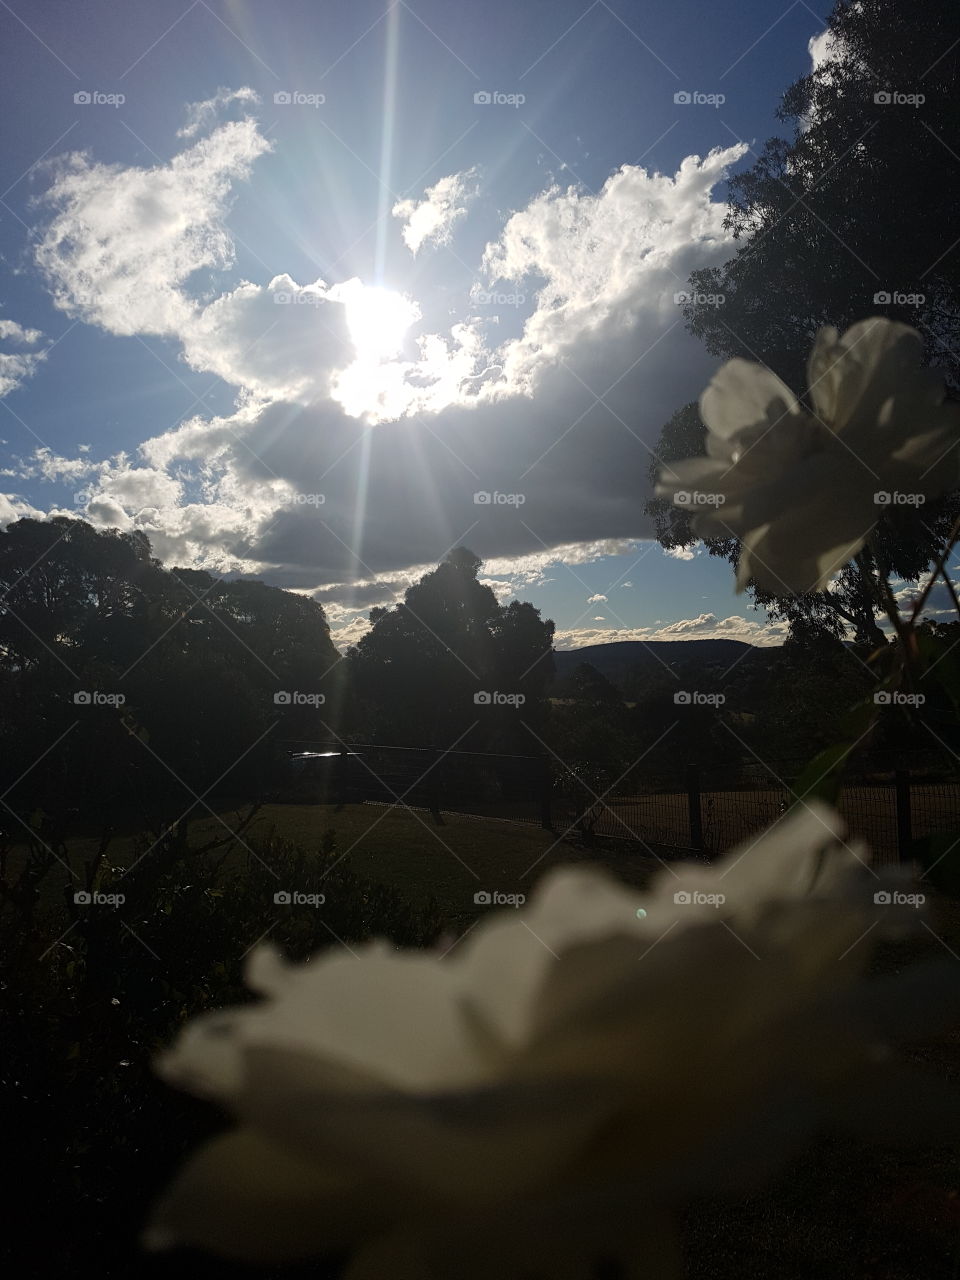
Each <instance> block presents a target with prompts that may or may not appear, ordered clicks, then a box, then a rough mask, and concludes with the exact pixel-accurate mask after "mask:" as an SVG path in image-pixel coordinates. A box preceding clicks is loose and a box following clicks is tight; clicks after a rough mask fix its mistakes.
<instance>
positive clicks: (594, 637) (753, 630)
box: [556, 613, 790, 649]
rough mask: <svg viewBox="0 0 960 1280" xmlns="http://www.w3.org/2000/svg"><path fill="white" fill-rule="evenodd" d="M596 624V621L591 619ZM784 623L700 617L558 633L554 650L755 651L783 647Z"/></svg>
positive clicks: (787, 630) (786, 626) (575, 629)
mask: <svg viewBox="0 0 960 1280" xmlns="http://www.w3.org/2000/svg"><path fill="white" fill-rule="evenodd" d="M594 621H596V619H594ZM789 631H790V628H789V625H788V624H787V623H772V622H752V621H750V620H749V619H748V618H741V617H738V616H737V615H733V616H731V617H729V618H717V616H716V615H715V614H712V613H703V614H700V616H699V617H697V618H681V619H679V620H678V621H676V622H671V623H668V624H667V625H665V626H660V627H610V628H605V629H603V630H599V629H597V628H593V627H579V628H570V629H567V630H558V631H557V636H556V647H557V648H558V649H583V648H585V647H586V646H587V645H591V644H615V643H617V642H618V641H622V640H643V641H648V642H649V641H661V640H741V641H743V643H744V644H752V645H756V646H758V647H766V646H770V645H778V644H783V642H784V640H785V639H786V638H787V636H788V634H789Z"/></svg>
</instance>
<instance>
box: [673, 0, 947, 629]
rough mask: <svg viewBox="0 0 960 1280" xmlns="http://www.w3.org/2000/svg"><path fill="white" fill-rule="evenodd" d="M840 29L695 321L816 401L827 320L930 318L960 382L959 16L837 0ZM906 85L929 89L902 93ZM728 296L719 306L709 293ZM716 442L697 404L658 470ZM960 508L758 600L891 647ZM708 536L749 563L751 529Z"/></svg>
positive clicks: (941, 1) (697, 306) (793, 100)
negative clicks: (887, 586)
mask: <svg viewBox="0 0 960 1280" xmlns="http://www.w3.org/2000/svg"><path fill="white" fill-rule="evenodd" d="M829 29H830V34H831V46H830V48H831V53H830V57H829V58H828V60H827V61H826V62H825V63H823V64H822V65H821V66H820V67H819V68H818V69H817V70H816V71H815V72H813V73H812V74H811V75H808V76H804V77H802V78H801V79H800V80H799V81H798V82H797V83H796V84H794V85H793V86H791V88H790V89H789V90H788V91H787V92H786V94H785V95H784V98H783V101H782V105H781V107H780V110H779V112H778V115H779V117H780V119H781V120H783V121H785V122H793V125H794V131H793V139H792V141H787V140H786V139H784V138H779V137H778V138H773V139H771V140H770V141H769V142H768V143H767V144H766V146H765V148H764V150H763V152H762V154H761V155H760V156H759V157H758V158H757V160H756V163H755V164H754V165H753V166H752V168H750V169H749V170H747V171H746V172H745V173H742V174H739V175H736V176H735V177H733V178H732V179H731V181H730V187H729V197H728V198H729V203H730V208H729V212H728V215H727V218H726V222H725V225H726V227H727V229H728V230H729V231H731V232H732V233H733V235H734V236H735V238H736V239H737V240H738V241H739V242H741V243H740V247H739V249H738V251H737V253H736V255H735V256H734V257H733V258H732V259H731V260H730V261H728V262H726V263H725V264H724V265H723V266H720V267H713V268H708V269H704V270H701V271H697V272H694V273H693V275H692V276H691V279H690V287H691V295H692V297H693V301H692V302H691V303H690V304H688V306H687V307H686V308H685V315H686V318H687V322H688V327H689V328H690V330H691V332H692V333H694V334H695V335H696V336H698V337H700V338H701V339H702V340H703V341H704V343H705V344H706V346H707V349H708V350H709V351H710V352H711V354H713V355H715V356H718V357H721V358H733V357H736V356H739V357H743V358H745V359H748V360H762V361H763V363H764V364H766V365H767V366H768V367H769V368H771V369H772V370H773V372H774V373H776V374H777V375H778V376H780V377H781V378H782V379H783V380H784V381H785V382H786V383H787V385H788V386H790V387H791V388H792V389H793V390H794V392H795V393H796V394H797V395H798V396H799V397H801V398H803V397H804V395H805V394H806V391H807V385H806V384H807V376H806V362H807V357H808V355H809V352H810V350H811V348H812V345H813V340H814V337H815V335H816V332H817V330H818V329H819V328H820V327H821V326H823V325H835V326H836V327H837V328H839V329H841V330H842V329H845V328H847V327H848V326H849V325H850V324H852V323H853V322H854V321H856V320H859V319H862V318H863V317H864V316H866V315H870V314H875V313H881V314H885V315H888V316H890V317H891V318H893V319H897V320H902V321H905V322H907V323H909V324H911V325H913V326H915V327H916V328H917V329H918V330H919V331H920V332H921V334H922V335H923V336H924V339H925V343H926V348H927V355H928V357H929V359H930V361H931V362H932V363H935V364H937V365H938V366H940V367H941V368H943V369H944V371H945V373H946V376H947V378H948V382H949V383H950V384H951V385H952V386H953V387H954V388H956V387H960V355H958V352H960V346H958V342H957V339H958V338H960V253H957V252H955V251H953V250H952V242H953V239H954V236H953V234H952V232H951V230H950V228H951V227H952V226H953V222H954V214H955V209H956V203H957V196H958V193H960V158H958V157H960V118H958V116H957V113H956V111H955V103H956V101H957V97H958V92H960V70H958V62H957V59H956V58H955V57H953V56H952V55H951V56H945V51H946V53H947V54H949V51H950V49H951V48H952V47H953V46H954V45H955V44H956V43H957V41H958V39H960V11H958V10H957V8H956V6H955V5H953V4H951V3H947V2H946V0H933V3H931V4H930V5H925V6H924V10H923V20H922V21H917V14H916V11H915V10H913V9H912V8H911V7H909V6H906V5H903V4H902V3H899V2H898V0H857V3H855V4H848V3H840V4H838V5H837V7H836V8H835V10H834V12H833V14H832V15H831V18H830V23H829ZM895 94H899V95H900V96H901V98H902V97H903V96H904V95H907V96H909V95H910V94H913V95H914V97H915V96H916V95H917V94H922V95H923V96H924V97H925V99H926V100H925V102H923V103H922V104H915V105H910V104H908V102H906V101H896V100H894V101H887V100H885V97H884V95H886V97H887V98H890V97H892V96H893V95H895ZM718 295H719V296H721V297H722V298H723V303H722V305H720V306H716V305H713V303H712V302H710V301H705V300H704V299H705V298H706V297H707V296H710V297H712V298H713V299H714V300H715V299H716V297H717V296H718ZM886 295H889V297H890V301H889V302H884V301H882V298H883V297H884V296H886ZM878 298H879V299H881V300H880V301H877V300H876V299H878ZM704 440H705V429H704V427H703V425H702V423H701V422H700V419H699V414H698V412H697V408H696V405H694V404H688V405H686V406H684V408H682V409H680V410H679V411H678V412H677V413H676V414H674V416H673V418H671V419H670V421H669V422H668V423H667V424H666V425H665V426H664V428H663V431H662V433H661V437H660V442H659V445H658V448H657V455H658V461H657V462H655V463H654V464H653V465H652V466H651V478H653V477H655V475H656V472H657V471H658V470H659V468H660V464H665V465H668V464H669V463H670V462H671V461H673V460H676V459H678V458H682V457H693V456H698V455H701V454H703V452H704ZM647 511H648V514H650V515H651V516H652V517H653V520H654V523H655V526H656V535H657V538H658V541H660V543H661V544H662V545H663V546H665V547H668V548H671V547H677V546H686V545H689V544H690V543H692V542H694V541H696V535H695V534H694V533H693V530H692V528H691V524H690V517H689V515H688V514H687V513H686V512H685V511H683V510H680V509H677V508H675V507H672V506H671V505H670V504H669V503H667V502H666V501H665V500H662V499H655V500H654V501H652V502H651V503H649V504H648V506H647ZM958 512H960V499H958V496H957V495H955V494H954V495H949V496H948V497H947V498H946V499H944V500H942V501H939V502H937V503H935V504H934V503H931V504H929V505H928V506H927V507H925V508H924V509H923V511H922V513H921V514H918V513H917V512H916V511H913V512H911V513H910V514H902V513H901V512H895V513H892V514H891V515H888V516H885V517H884V519H883V520H882V521H881V523H880V525H879V526H878V529H877V532H876V535H875V538H874V541H873V545H872V546H871V547H868V548H866V549H865V550H864V551H863V552H861V554H860V555H859V556H857V557H856V559H855V561H853V562H851V563H850V564H848V565H847V566H846V567H845V568H844V569H843V570H842V571H841V573H840V574H838V575H837V577H836V579H835V581H834V582H833V583H831V584H830V587H829V589H828V590H826V591H823V592H817V593H814V594H811V595H807V596H800V597H777V596H773V595H771V594H769V593H765V592H762V591H759V590H756V589H754V590H753V596H754V600H755V602H756V603H757V604H758V605H760V606H762V607H763V608H765V609H766V610H767V612H768V613H769V614H770V616H771V617H773V618H775V619H785V620H787V621H789V622H790V624H791V626H792V627H795V628H802V627H804V626H811V625H812V626H816V627H819V628H820V629H823V630H826V631H828V632H830V633H831V634H833V635H835V636H841V635H844V634H847V633H852V634H853V635H854V636H855V638H856V640H857V641H858V642H860V643H862V644H863V645H865V646H869V647H876V646H878V645H880V644H882V643H884V635H883V632H882V630H881V629H880V627H879V626H878V623H877V615H878V614H880V613H882V612H883V608H884V602H883V599H882V598H881V596H880V589H879V587H878V577H879V576H883V575H884V574H888V573H892V574H893V575H895V576H898V577H901V578H903V579H905V580H909V581H915V580H916V579H917V578H918V576H919V575H920V573H922V572H923V570H924V569H925V568H926V567H927V565H928V564H929V563H930V561H931V560H932V559H934V557H935V556H936V555H938V554H939V552H940V551H941V550H942V548H943V546H944V544H945V540H946V537H947V535H948V532H949V529H950V527H951V525H952V523H953V520H954V518H955V517H956V515H957V514H958ZM706 546H707V549H708V550H709V552H710V554H711V555H719V556H723V557H724V558H726V559H729V560H730V561H731V562H732V563H733V564H734V565H736V563H737V560H738V557H739V542H738V541H737V540H736V539H734V538H731V539H709V540H707V541H706Z"/></svg>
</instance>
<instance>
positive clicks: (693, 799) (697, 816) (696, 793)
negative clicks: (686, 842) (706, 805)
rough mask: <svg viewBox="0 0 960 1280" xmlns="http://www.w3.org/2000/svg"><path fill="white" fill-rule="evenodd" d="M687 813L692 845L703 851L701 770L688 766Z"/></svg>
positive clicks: (692, 765)
mask: <svg viewBox="0 0 960 1280" xmlns="http://www.w3.org/2000/svg"><path fill="white" fill-rule="evenodd" d="M687 812H688V814H689V817H690V843H691V845H692V846H693V847H694V849H699V850H701V851H702V850H703V813H702V811H701V808H700V770H699V769H698V768H697V766H696V765H695V764H689V765H687Z"/></svg>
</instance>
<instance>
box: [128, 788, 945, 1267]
mask: <svg viewBox="0 0 960 1280" xmlns="http://www.w3.org/2000/svg"><path fill="white" fill-rule="evenodd" d="M841 830H842V827H841V824H840V820H839V819H838V817H837V816H836V814H834V813H833V812H832V811H830V810H829V809H826V808H824V807H822V806H820V805H812V806H810V807H807V808H803V809H801V810H800V811H799V812H797V813H796V814H794V815H792V816H788V817H787V818H785V819H782V820H781V821H780V822H779V823H778V824H777V826H776V827H774V828H772V829H771V830H770V831H769V832H767V833H765V834H764V835H763V836H762V837H759V838H757V839H756V840H754V841H753V842H752V843H751V844H748V845H746V846H743V847H741V848H740V849H737V850H735V851H734V852H732V853H730V854H728V855H727V856H726V857H725V858H724V859H723V860H722V861H721V862H718V863H717V864H715V865H714V866H712V867H704V866H693V865H691V866H686V867H682V868H676V869H675V870H671V869H670V868H666V869H665V870H664V871H662V872H661V873H660V874H659V875H658V877H657V879H656V881H655V883H654V885H653V887H652V889H651V890H650V891H649V892H647V893H642V894H641V893H636V892H634V891H632V890H629V889H627V888H626V887H624V886H623V885H621V884H620V883H618V882H617V881H615V880H613V879H611V878H609V877H608V876H606V875H605V874H603V873H601V872H600V871H598V870H596V869H593V868H566V869H560V870H556V871H554V872H552V873H550V874H549V875H547V876H545V877H544V879H543V881H542V882H541V883H540V885H539V888H538V892H537V893H536V894H535V896H534V898H533V901H532V903H531V905H530V906H529V907H528V908H527V909H525V910H521V911H508V912H506V913H499V914H494V915H493V916H492V917H491V918H489V919H487V920H485V921H484V922H483V923H481V924H480V925H478V926H477V927H476V929H475V930H474V931H473V932H471V933H470V934H469V935H468V936H467V937H466V938H465V939H464V940H463V942H462V943H461V944H460V945H459V946H458V947H457V948H456V949H455V950H454V951H453V952H452V953H451V955H450V956H449V957H447V958H445V959H444V958H441V957H439V956H438V955H437V954H436V953H431V952H413V953H411V952H406V953H397V952H395V951H393V950H392V949H391V948H390V947H389V946H388V945H387V944H386V943H377V944H373V945H371V946H369V947H367V948H365V949H364V950H362V951H361V953H360V954H358V955H356V956H354V955H347V954H343V953H340V952H338V953H335V954H331V953H329V952H328V953H326V954H325V955H323V956H322V957H320V958H319V959H317V960H314V961H311V962H309V963H307V964H304V965H297V966H290V965H287V964H285V963H284V962H283V961H282V960H280V958H279V957H278V956H277V955H276V953H275V952H273V951H272V950H271V949H269V948H266V947H262V948H260V949H259V950H258V951H256V952H255V953H254V954H253V956H252V958H251V961H250V963H249V966H248V971H247V978H248V982H249V984H250V986H251V987H252V988H253V989H254V990H256V991H258V992H260V993H262V994H263V995H264V996H266V997H267V999H265V1000H264V1001H262V1002H261V1003H259V1004H254V1005H249V1006H244V1007H241V1008H235V1009H229V1010H225V1011H223V1012H220V1013H215V1014H208V1015H206V1016H204V1017H201V1018H199V1019H197V1020H196V1021H194V1022H193V1023H191V1024H190V1025H189V1026H188V1027H187V1028H186V1029H185V1031H184V1032H183V1033H182V1034H181V1036H180V1038H179V1040H178V1042H177V1043H176V1045H175V1046H174V1048H173V1049H172V1050H171V1051H170V1052H168V1053H167V1054H166V1055H165V1056H163V1057H162V1058H161V1060H160V1063H159V1070H160V1072H161V1074H162V1075H163V1076H164V1077H165V1078H166V1079H167V1080H168V1081H170V1082H171V1083H173V1084H176V1085H178V1086H180V1087H182V1088H185V1089H188V1090H190V1091H192V1092H194V1093H197V1094H199V1095H201V1096H204V1097H208V1098H211V1099H214V1100H216V1101H218V1102H219V1103H221V1104H222V1105H224V1106H225V1107H227V1108H228V1109H230V1110H231V1111H232V1112H233V1113H235V1115H236V1117H237V1122H238V1125H237V1128H235V1129H234V1130H232V1131H231V1132H228V1133H227V1134H225V1135H224V1136H221V1137H219V1138H216V1139H215V1140H213V1141H212V1142H211V1143H209V1144H208V1145H207V1146H206V1147H204V1148H203V1149H202V1150H201V1151H200V1152H199V1153H198V1154H196V1155H194V1156H193V1158H192V1159H191V1160H190V1161H189V1162H188V1164H187V1165H186V1167H185V1168H184V1169H183V1170H182V1171H181V1172H180V1174H179V1176H178V1178H177V1179H176V1180H175V1182H174V1183H173V1185H172V1187H171V1188H170V1189H169V1190H168V1191H167V1192H166V1194H165V1196H164V1197H163V1199H162V1201H161V1203H160V1204H159V1205H158V1206H157V1208H156V1211H155V1215H154V1219H153V1223H152V1225H151V1228H150V1231H149V1232H148V1237H147V1242H148V1244H150V1245H151V1246H152V1247H156V1248H162V1247H171V1246H175V1245H179V1244H182V1245H189V1246H196V1247H200V1248H205V1249H208V1250H212V1251H214V1252H218V1253H221V1254H226V1255H229V1256H233V1257H237V1258H244V1259H250V1260H259V1261H283V1260H292V1259H296V1258H305V1257H311V1256H314V1257H315V1256H320V1255H324V1254H335V1253H339V1252H342V1253H347V1254H349V1255H350V1256H351V1262H350V1264H349V1266H348V1268H347V1271H346V1277H347V1280H382V1278H383V1277H384V1276H389V1277H391V1280H402V1278H404V1280H407V1278H408V1280H412V1278H413V1277H418V1278H420V1280H436V1278H439V1277H447V1276H450V1275H456V1276H457V1277H458V1280H481V1277H482V1278H483V1280H489V1277H491V1276H497V1277H498V1278H499V1277H503V1280H519V1278H520V1277H530V1276H538V1277H539V1276H542V1277H544V1278H545V1280H546V1278H547V1277H549V1280H563V1278H566V1280H574V1278H575V1277H576V1278H578V1280H582V1278H584V1277H588V1276H592V1275H594V1274H595V1266H596V1262H597V1259H598V1258H601V1257H603V1258H608V1259H616V1260H618V1261H620V1262H621V1264H622V1265H623V1266H624V1268H625V1270H624V1275H625V1276H629V1277H636V1278H638V1280H639V1277H641V1276H644V1277H647V1276H656V1277H657V1280H668V1278H669V1277H671V1276H677V1275H679V1274H680V1270H679V1262H678V1257H679V1255H678V1252H677V1248H676V1244H675V1242H674V1238H673V1231H672V1220H671V1212H672V1207H673V1206H674V1205H676V1204H679V1203H681V1202H682V1201H683V1200H684V1199H685V1198H686V1197H688V1196H690V1195H692V1194H698V1193H711V1194H712V1193H715V1192H716V1189H717V1186H718V1185H722V1186H724V1187H726V1188H731V1189H737V1188H740V1189H743V1188H747V1187H751V1186H754V1185H756V1183H757V1181H758V1179H762V1178H763V1177H765V1176H766V1175H767V1174H769V1172H770V1170H771V1168H772V1167H774V1166H775V1165H776V1164H777V1163H779V1162H780V1161H782V1160H785V1159H787V1158H788V1157H789V1156H790V1155H791V1154H792V1153H793V1152H794V1151H795V1150H796V1148H797V1145H798V1144H799V1143H800V1142H802V1141H803V1140H805V1139H806V1138H807V1137H808V1136H809V1135H810V1134H811V1132H812V1131H814V1130H815V1129H817V1128H818V1127H820V1126H821V1125H824V1124H826V1123H828V1122H829V1121H830V1120H831V1119H835V1118H836V1116H835V1111H836V1110H837V1109H838V1108H839V1109H840V1110H841V1111H843V1112H844V1113H846V1112H847V1111H848V1110H849V1109H850V1097H851V1096H854V1097H855V1098H857V1099H863V1098H864V1097H865V1096H866V1095H867V1092H868V1091H867V1090H866V1089H865V1087H864V1081H865V1078H867V1079H869V1078H870V1077H871V1075H872V1074H873V1073H876V1072H877V1071H879V1070H881V1067H880V1066H878V1057H879V1056H882V1055H880V1053H879V1050H878V1043H879V1041H880V1040H881V1038H882V1035H883V1027H882V1025H881V1024H882V1021H883V1017H886V1016H887V1013H888V1008H889V1007H890V1000H888V999H884V1000H881V1001H880V1002H879V1007H880V1009H881V1014H880V1015H877V1016H875V1013H874V1011H873V1010H870V1011H868V1013H867V1014H864V1015H863V1016H860V1015H859V1014H858V1013H857V1012H856V1010H857V1008H858V1007H859V1006H858V1005H857V1003H856V999H859V1000H861V1003H862V997H860V996H857V995H856V993H857V990H858V987H862V985H863V984H858V983H857V978H858V974H859V972H860V971H861V970H862V968H863V966H864V965H865V963H866V961H867V958H868V955H869V947H868V944H867V943H866V942H865V941H864V940H863V936H864V935H865V934H868V933H869V934H870V940H871V941H872V939H873V936H874V933H875V931H874V932H871V925H872V924H875V923H876V921H877V918H878V917H877V911H878V908H877V907H876V905H875V904H874V901H873V896H872V895H873V892H874V888H875V886H876V880H875V879H873V878H872V877H871V876H869V875H868V874H867V873H865V870H864V866H863V862H862V860H863V857H864V851H863V849H862V848H861V847H859V846H855V847H850V846H846V845H844V844H843V843H842V841H841V839H840V834H841ZM864 880H869V883H863V881H864ZM950 980H951V982H952V983H953V984H954V986H956V983H955V975H954V974H953V972H952V971H951V974H950ZM854 997H856V999H854ZM852 999H853V1000H854V1004H853V1005H852V1006H851V1004H850V1001H851V1000H852ZM911 1002H912V1003H911V1007H912V1008H919V1007H920V1003H921V1002H918V1001H917V1000H916V998H915V993H913V994H912V995H911ZM874 1003H875V1004H876V1003H877V1002H876V1001H875V1002H874ZM851 1008H852V1009H853V1012H851Z"/></svg>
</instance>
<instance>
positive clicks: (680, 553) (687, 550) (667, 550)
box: [663, 547, 696, 560]
mask: <svg viewBox="0 0 960 1280" xmlns="http://www.w3.org/2000/svg"><path fill="white" fill-rule="evenodd" d="M663 554H664V555H665V556H667V557H669V559H671V560H695V559H696V552H695V551H694V549H693V547H664V548H663Z"/></svg>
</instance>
